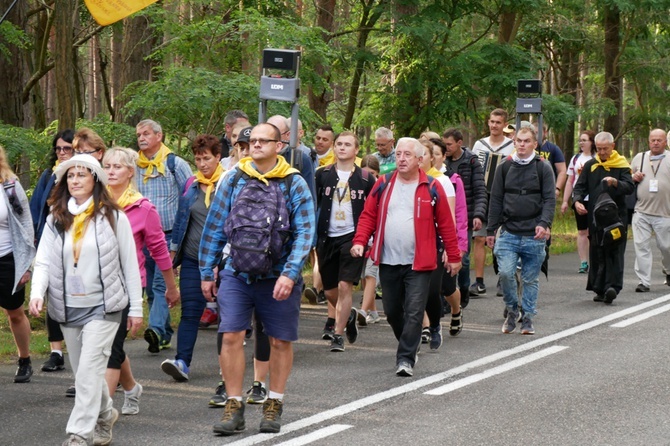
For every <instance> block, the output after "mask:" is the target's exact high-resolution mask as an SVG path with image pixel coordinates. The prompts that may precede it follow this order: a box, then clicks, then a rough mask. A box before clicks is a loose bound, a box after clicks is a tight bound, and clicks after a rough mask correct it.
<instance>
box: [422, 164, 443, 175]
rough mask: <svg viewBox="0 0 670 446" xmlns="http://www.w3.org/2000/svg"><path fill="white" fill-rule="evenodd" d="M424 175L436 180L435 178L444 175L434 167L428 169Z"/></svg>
mask: <svg viewBox="0 0 670 446" xmlns="http://www.w3.org/2000/svg"><path fill="white" fill-rule="evenodd" d="M426 175H428V176H430V177H433V178H437V177H441V176H442V175H444V174H443V173H442V172H440V171H439V170H437V169H436V168H435V167H434V166H431V168H430V169H428V172H426Z"/></svg>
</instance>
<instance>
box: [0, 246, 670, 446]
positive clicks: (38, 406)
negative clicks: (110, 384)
mask: <svg viewBox="0 0 670 446" xmlns="http://www.w3.org/2000/svg"><path fill="white" fill-rule="evenodd" d="M654 254H655V257H656V259H655V264H654V276H653V281H652V286H651V291H650V292H649V293H635V292H634V289H635V286H636V285H637V279H636V277H635V275H634V272H633V259H634V253H633V246H632V242H630V241H629V245H628V250H627V255H626V264H625V271H626V273H625V278H624V284H625V285H624V290H623V291H622V293H621V294H620V295H619V297H618V298H617V299H616V300H615V301H614V303H613V304H612V305H610V306H606V305H604V304H602V303H595V302H593V301H592V296H593V294H592V293H590V292H587V291H585V290H584V287H585V284H586V276H585V275H580V274H577V273H576V271H577V268H578V266H579V265H578V264H579V261H578V258H577V255H576V254H566V255H562V256H554V257H552V258H551V260H550V272H549V280H548V281H546V280H544V278H543V279H542V280H541V282H540V297H539V301H538V310H539V314H538V316H537V318H536V320H535V328H536V334H535V335H534V336H522V335H520V334H519V333H518V330H517V332H515V333H513V334H509V335H504V334H502V333H501V325H502V321H503V318H502V311H503V304H502V298H500V297H496V296H495V277H494V276H493V272H492V270H490V269H488V270H487V272H486V284H487V286H488V288H489V289H488V293H487V295H486V297H482V298H479V299H476V300H475V299H473V300H471V302H470V305H469V306H468V308H467V309H466V310H465V311H464V321H465V328H464V330H463V332H462V333H461V335H460V336H458V337H455V338H450V337H449V336H448V334H447V330H445V331H444V334H445V342H444V344H443V345H442V347H441V348H440V349H439V350H438V351H437V352H431V351H430V350H429V349H428V346H427V345H424V346H423V348H422V350H423V351H422V353H421V354H420V355H419V361H418V363H417V366H416V368H415V374H414V377H412V378H400V377H397V376H395V374H394V366H395V348H396V346H397V343H396V341H395V339H394V338H393V334H392V332H391V329H390V327H389V326H388V324H387V323H386V322H385V321H383V322H382V323H379V324H376V325H373V326H369V327H364V328H361V329H360V335H359V340H358V341H357V342H356V343H355V344H353V345H350V344H347V345H346V351H345V352H344V353H331V352H330V351H329V348H328V347H329V344H328V343H327V342H326V341H322V340H321V339H320V334H321V329H322V328H323V324H324V322H325V317H326V316H325V315H326V308H325V307H324V306H320V305H315V306H312V305H308V304H305V305H303V311H302V315H301V320H300V340H299V341H298V342H297V343H295V360H294V369H293V373H292V375H291V377H290V379H289V383H288V387H287V393H286V397H285V406H284V415H283V420H282V422H283V424H282V432H281V433H280V434H277V435H268V434H265V435H263V434H259V433H258V423H259V422H260V416H261V408H260V406H251V405H248V406H247V412H246V421H247V428H246V431H245V432H243V433H241V434H239V435H236V436H233V437H218V436H216V435H214V434H213V433H212V425H213V424H214V423H215V422H217V421H218V420H219V418H220V416H221V414H222V410H221V409H211V408H209V407H208V405H207V402H208V401H209V397H210V396H211V395H212V393H213V390H214V387H215V386H216V383H217V381H218V378H217V373H218V364H217V361H216V353H215V350H216V333H215V330H214V329H207V330H201V331H200V333H199V337H198V343H197V345H196V351H195V358H194V361H193V364H192V367H191V379H190V381H189V382H187V383H177V382H175V381H174V380H173V379H172V378H170V377H169V376H167V375H165V374H164V373H163V372H162V371H161V370H160V363H161V362H162V361H163V360H164V359H166V358H170V357H173V355H174V353H175V351H174V349H171V350H164V351H162V352H161V353H159V354H158V355H151V354H149V353H148V352H147V350H146V343H145V342H144V340H142V339H137V340H128V341H127V343H126V350H127V352H128V354H129V356H130V358H131V360H132V368H133V372H134V374H135V376H136V378H137V380H138V381H139V382H141V383H142V385H143V386H144V394H143V395H142V398H141V402H140V413H139V414H138V415H136V416H122V417H121V418H120V419H119V422H118V423H117V424H116V425H115V427H114V443H113V444H116V445H161V446H170V445H196V444H197V445H218V444H238V445H243V444H245V445H250V444H257V443H260V444H292V445H300V444H315V445H352V444H353V445H357V444H371V445H404V444H413V443H415V444H421V445H442V444H452V445H484V444H486V445H509V444H533V445H535V444H542V445H584V444H589V445H592V444H593V445H595V444H597V445H610V444H611V445H613V444H617V445H641V444H645V445H667V444H670V421H669V420H670V418H669V417H668V412H670V410H669V408H670V373H669V371H670V370H669V366H668V362H669V360H668V358H670V346H669V343H668V326H669V325H670V316H669V314H668V310H670V294H669V293H670V288H669V287H668V286H666V285H664V284H663V281H664V279H665V277H664V276H663V275H662V274H661V272H660V270H661V268H660V262H659V261H658V257H659V254H658V251H654ZM377 302H378V303H379V302H380V301H377ZM636 317H637V319H636ZM617 324H619V326H617ZM443 325H444V326H445V327H446V326H448V321H447V320H443ZM251 347H252V346H251V345H248V346H247V347H246V352H247V372H246V378H245V385H248V386H251V383H252V380H253V377H252V367H251V358H250V356H251ZM42 361H43V359H41V358H33V364H34V367H35V369H36V372H35V375H34V376H33V379H32V381H31V382H30V383H28V384H14V383H13V374H14V371H15V366H10V365H3V366H0V420H2V421H1V423H0V432H1V433H2V434H1V435H0V445H47V444H50V445H59V444H60V443H61V442H62V441H63V440H64V438H65V425H66V423H67V419H68V416H69V413H70V411H71V409H72V404H73V399H70V398H66V397H65V396H64V392H65V390H66V388H67V387H68V386H69V385H70V384H71V383H72V382H73V378H72V375H71V371H70V367H69V364H68V365H67V367H66V370H65V371H61V372H53V373H45V372H41V371H39V365H40V364H41V362H42ZM122 404H123V396H122V394H120V393H117V395H116V396H115V407H117V408H118V409H119V410H120V409H121V406H122Z"/></svg>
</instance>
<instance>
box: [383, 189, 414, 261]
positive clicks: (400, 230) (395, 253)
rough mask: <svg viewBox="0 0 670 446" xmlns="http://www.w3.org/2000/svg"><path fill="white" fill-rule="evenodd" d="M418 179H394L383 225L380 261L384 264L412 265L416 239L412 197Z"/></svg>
mask: <svg viewBox="0 0 670 446" xmlns="http://www.w3.org/2000/svg"><path fill="white" fill-rule="evenodd" d="M418 185H419V181H418V180H417V181H415V182H413V183H409V184H405V183H402V182H400V181H396V182H395V184H394V186H393V190H392V191H391V196H390V197H389V205H388V211H387V216H386V225H385V226H384V246H383V247H382V257H381V263H383V264H384V265H412V264H413V263H414V251H415V248H416V240H415V235H414V197H415V196H416V188H417V187H418Z"/></svg>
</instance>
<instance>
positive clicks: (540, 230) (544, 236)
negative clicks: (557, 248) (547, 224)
mask: <svg viewBox="0 0 670 446" xmlns="http://www.w3.org/2000/svg"><path fill="white" fill-rule="evenodd" d="M549 237H551V230H550V229H549V228H546V229H545V228H544V227H542V226H535V240H549Z"/></svg>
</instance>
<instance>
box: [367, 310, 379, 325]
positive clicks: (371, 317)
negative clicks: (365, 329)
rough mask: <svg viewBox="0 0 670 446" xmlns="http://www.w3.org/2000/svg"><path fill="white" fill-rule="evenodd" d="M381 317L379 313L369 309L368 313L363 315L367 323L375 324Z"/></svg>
mask: <svg viewBox="0 0 670 446" xmlns="http://www.w3.org/2000/svg"><path fill="white" fill-rule="evenodd" d="M381 319H382V318H381V317H379V313H378V312H376V311H371V312H369V313H368V315H367V316H366V317H365V320H366V322H367V323H368V325H371V324H376V323H378V322H379V321H380V320H381Z"/></svg>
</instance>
